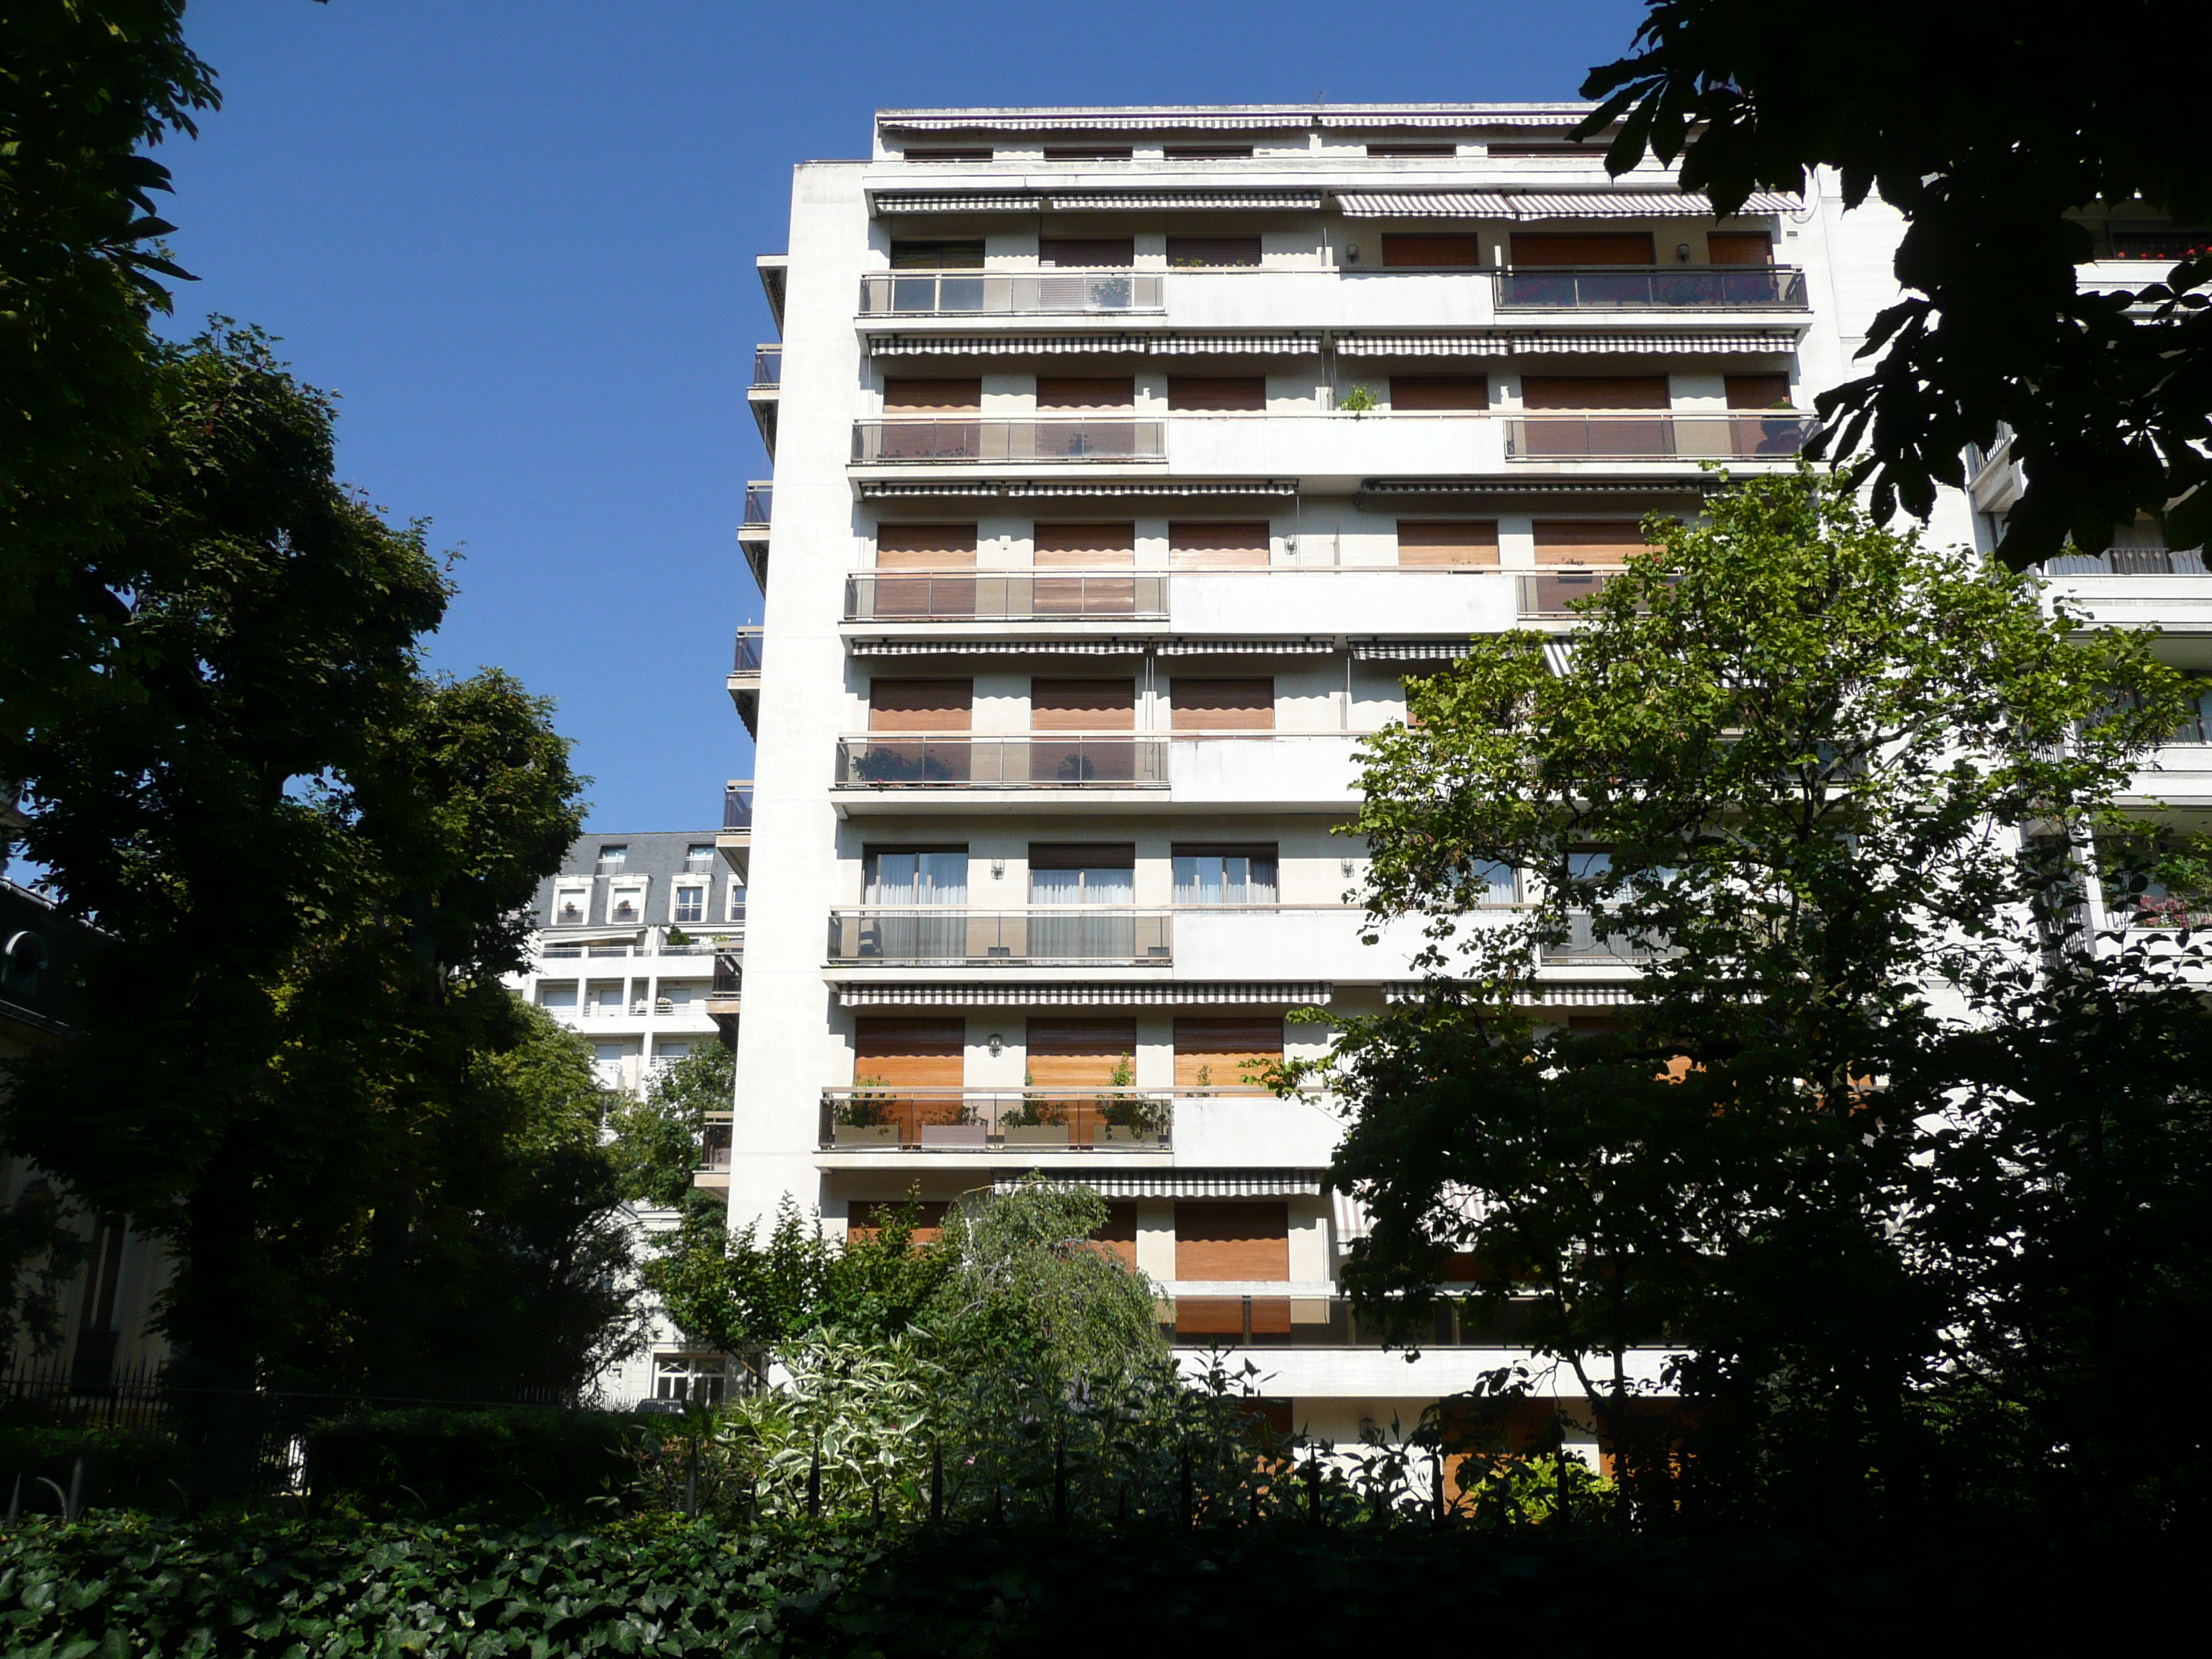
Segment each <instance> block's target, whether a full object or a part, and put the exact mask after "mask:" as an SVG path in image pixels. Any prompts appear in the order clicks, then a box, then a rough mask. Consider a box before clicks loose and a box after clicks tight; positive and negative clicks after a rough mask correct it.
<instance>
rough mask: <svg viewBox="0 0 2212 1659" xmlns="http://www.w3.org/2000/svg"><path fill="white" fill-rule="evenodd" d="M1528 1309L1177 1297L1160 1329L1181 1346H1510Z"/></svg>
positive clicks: (1516, 1342)
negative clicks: (1417, 1311)
mask: <svg viewBox="0 0 2212 1659" xmlns="http://www.w3.org/2000/svg"><path fill="white" fill-rule="evenodd" d="M1532 1313H1533V1310H1532V1309H1531V1307H1530V1306H1529V1304H1527V1303H1523V1302H1508V1303H1506V1304H1504V1307H1503V1308H1501V1309H1499V1310H1498V1311H1497V1312H1496V1313H1494V1314H1485V1313H1483V1312H1480V1311H1479V1310H1477V1309H1476V1308H1474V1307H1473V1306H1466V1307H1462V1306H1457V1305H1454V1304H1449V1303H1447V1304H1445V1305H1443V1307H1440V1308H1437V1310H1435V1311H1434V1312H1432V1313H1431V1314H1430V1315H1429V1316H1426V1317H1425V1318H1423V1319H1420V1320H1419V1321H1418V1322H1407V1320H1406V1319H1405V1318H1402V1317H1401V1318H1399V1319H1396V1320H1392V1319H1390V1318H1389V1317H1388V1316H1381V1315H1378V1314H1376V1313H1375V1312H1371V1311H1370V1312H1367V1313H1358V1312H1355V1311H1353V1309H1352V1300H1351V1298H1350V1297H1341V1296H1326V1297H1322V1296H1316V1297H1303V1296H1178V1297H1176V1298H1175V1299H1174V1301H1173V1302H1172V1303H1171V1304H1170V1311H1169V1314H1168V1317H1167V1318H1166V1319H1165V1320H1164V1321H1163V1322H1162V1326H1161V1334H1162V1335H1164V1336H1165V1337H1166V1338H1167V1339H1168V1340H1170V1342H1172V1343H1174V1344H1175V1345H1176V1346H1178V1347H1184V1348H1213V1347H1221V1348H1379V1347H1381V1346H1383V1345H1384V1344H1385V1343H1389V1344H1392V1345H1394V1346H1399V1347H1409V1346H1418V1347H1421V1348H1513V1347H1519V1346H1522V1345H1523V1343H1524V1342H1525V1341H1526V1334H1527V1332H1528V1328H1529V1324H1530V1320H1531V1316H1532Z"/></svg>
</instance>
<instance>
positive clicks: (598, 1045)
mask: <svg viewBox="0 0 2212 1659" xmlns="http://www.w3.org/2000/svg"><path fill="white" fill-rule="evenodd" d="M592 1059H593V1060H596V1061H597V1062H598V1063H599V1064H600V1065H602V1066H619V1065H621V1064H622V1063H623V1060H627V1059H629V1044H628V1043H627V1042H594V1043H593V1044H592Z"/></svg>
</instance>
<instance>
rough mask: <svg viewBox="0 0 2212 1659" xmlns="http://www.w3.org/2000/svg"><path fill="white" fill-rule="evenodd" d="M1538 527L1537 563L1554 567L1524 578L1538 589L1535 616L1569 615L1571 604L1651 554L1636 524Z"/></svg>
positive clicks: (1569, 522)
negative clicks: (1609, 574)
mask: <svg viewBox="0 0 2212 1659" xmlns="http://www.w3.org/2000/svg"><path fill="white" fill-rule="evenodd" d="M1533 527H1534V531H1535V541H1536V562H1537V564H1538V565H1539V566H1540V567H1550V568H1540V569H1539V570H1538V572H1537V574H1535V575H1534V576H1533V577H1525V578H1523V579H1522V580H1524V581H1528V582H1531V583H1533V584H1534V587H1535V590H1536V591H1535V595H1534V605H1532V606H1530V607H1528V609H1529V611H1530V614H1532V615H1536V616H1547V617H1548V616H1559V615H1564V614H1565V611H1566V607H1567V606H1568V605H1571V603H1573V602H1574V601H1575V600H1577V599H1588V598H1589V597H1590V596H1591V595H1592V594H1594V593H1595V592H1597V591H1598V589H1599V588H1600V587H1601V586H1604V585H1605V574H1604V573H1606V572H1607V571H1613V570H1618V569H1620V568H1621V567H1622V566H1623V565H1624V564H1626V563H1627V562H1628V561H1629V559H1631V558H1632V557H1633V556H1637V555H1638V554H1643V553H1649V552H1650V550H1651V548H1650V544H1649V543H1648V542H1646V541H1645V540H1644V532H1643V530H1642V529H1641V527H1639V526H1638V524H1637V522H1636V521H1635V520H1632V519H1539V520H1536V522H1535V524H1534V526H1533Z"/></svg>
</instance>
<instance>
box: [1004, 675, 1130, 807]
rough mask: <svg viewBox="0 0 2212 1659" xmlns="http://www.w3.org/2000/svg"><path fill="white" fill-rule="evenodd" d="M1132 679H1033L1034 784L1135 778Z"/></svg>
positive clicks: (1032, 744)
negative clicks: (1128, 733)
mask: <svg viewBox="0 0 2212 1659" xmlns="http://www.w3.org/2000/svg"><path fill="white" fill-rule="evenodd" d="M1136 729H1137V682H1136V681H1135V680H1134V679H1126V680H1120V679H1117V680H1104V679H1045V678H1036V679H1032V680H1031V681H1030V732H1032V733H1033V734H1034V735H1033V736H1032V737H1031V738H1030V745H1029V758H1030V769H1029V778H1030V781H1031V782H1033V783H1133V782H1135V781H1137V745H1136V742H1135V740H1134V738H1132V737H1123V736H1117V735H1115V734H1116V733H1121V732H1135V731H1136Z"/></svg>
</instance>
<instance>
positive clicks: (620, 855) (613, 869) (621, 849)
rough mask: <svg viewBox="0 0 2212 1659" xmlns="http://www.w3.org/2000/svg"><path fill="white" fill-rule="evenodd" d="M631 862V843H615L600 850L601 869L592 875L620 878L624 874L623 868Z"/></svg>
mask: <svg viewBox="0 0 2212 1659" xmlns="http://www.w3.org/2000/svg"><path fill="white" fill-rule="evenodd" d="M627 863H629V842H612V843H611V844H609V845H606V846H604V847H601V848H599V867H598V868H597V869H596V870H594V871H593V872H592V873H593V874H594V875H600V876H618V875H620V874H622V872H623V866H624V865H626V864H627Z"/></svg>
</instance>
